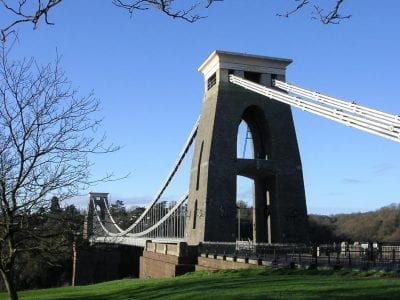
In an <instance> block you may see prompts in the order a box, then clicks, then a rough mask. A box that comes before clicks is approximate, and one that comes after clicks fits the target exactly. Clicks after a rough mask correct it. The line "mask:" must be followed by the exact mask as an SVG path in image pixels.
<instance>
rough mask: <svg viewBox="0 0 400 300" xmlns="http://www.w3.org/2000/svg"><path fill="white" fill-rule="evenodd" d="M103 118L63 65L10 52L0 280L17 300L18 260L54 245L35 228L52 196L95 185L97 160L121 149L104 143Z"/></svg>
mask: <svg viewBox="0 0 400 300" xmlns="http://www.w3.org/2000/svg"><path fill="white" fill-rule="evenodd" d="M98 110H99V102H98V100H97V99H96V98H94V97H93V95H88V96H86V97H79V96H78V94H77V91H76V90H74V89H72V87H71V84H70V82H69V81H68V80H67V78H66V76H65V74H64V73H63V71H62V70H60V68H59V59H57V60H56V61H55V62H54V63H52V64H48V65H45V66H39V65H38V64H37V63H36V61H35V60H34V59H26V60H22V61H11V60H9V59H8V58H7V49H6V48H5V46H4V45H3V46H2V48H1V50H0V212H1V215H0V259H1V262H0V273H1V276H2V279H3V281H4V283H5V286H6V288H7V290H8V292H9V294H10V297H11V299H17V298H18V297H17V293H16V288H15V282H14V275H15V274H14V267H15V261H16V259H17V257H18V255H20V254H21V253H24V252H26V251H38V250H40V249H41V247H43V245H44V241H45V240H46V238H48V237H49V236H48V233H46V232H42V231H39V230H40V229H39V227H40V226H36V225H35V222H37V220H38V219H37V216H38V214H39V215H40V212H41V211H43V210H45V209H47V208H48V207H49V206H50V205H51V200H50V199H51V197H52V196H57V197H59V198H60V199H61V200H62V199H65V198H68V197H71V196H73V195H76V194H77V193H78V191H79V190H80V189H81V188H85V187H87V186H88V185H90V182H89V179H88V178H89V176H90V166H91V163H90V156H91V155H92V154H98V153H109V152H112V151H116V150H117V149H118V147H114V146H112V145H106V144H105V140H104V136H103V135H100V136H98V133H97V129H98V127H99V125H100V124H101V120H98V119H95V118H93V114H96V112H97V111H98ZM106 177H107V176H106ZM103 179H106V178H103ZM33 216H35V217H34V218H33ZM46 234H47V235H46Z"/></svg>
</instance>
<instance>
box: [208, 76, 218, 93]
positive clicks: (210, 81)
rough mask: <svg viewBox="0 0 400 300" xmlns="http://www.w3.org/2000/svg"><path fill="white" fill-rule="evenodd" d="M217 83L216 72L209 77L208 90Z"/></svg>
mask: <svg viewBox="0 0 400 300" xmlns="http://www.w3.org/2000/svg"><path fill="white" fill-rule="evenodd" d="M216 83H217V73H214V74H212V75H211V76H210V77H209V78H208V79H207V90H209V89H211V88H212V87H213V86H214V85H215V84H216Z"/></svg>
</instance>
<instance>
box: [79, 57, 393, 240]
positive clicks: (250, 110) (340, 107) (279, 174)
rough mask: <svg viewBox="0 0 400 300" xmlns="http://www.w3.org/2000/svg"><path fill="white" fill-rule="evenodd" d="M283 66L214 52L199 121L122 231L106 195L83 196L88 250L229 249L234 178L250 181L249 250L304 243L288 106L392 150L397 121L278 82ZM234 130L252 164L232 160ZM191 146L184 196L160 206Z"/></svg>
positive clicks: (232, 237)
mask: <svg viewBox="0 0 400 300" xmlns="http://www.w3.org/2000/svg"><path fill="white" fill-rule="evenodd" d="M290 63H291V60H289V59H282V58H274V57H266V56H258V55H248V54H241V53H233V52H225V51H214V52H213V53H212V54H211V55H210V56H209V57H208V58H207V60H206V61H205V62H204V63H203V64H202V65H201V66H200V68H199V71H201V72H202V73H203V74H204V78H205V84H204V86H205V95H204V99H203V104H202V110H201V114H200V117H199V118H198V119H197V120H196V122H195V123H194V126H193V128H192V130H191V131H190V134H189V136H188V138H187V140H186V142H185V144H184V146H183V148H182V150H181V152H180V153H179V155H178V158H177V160H176V161H175V163H174V164H173V166H172V168H171V169H170V172H169V174H168V175H167V176H166V178H165V180H164V182H163V184H162V186H161V188H160V190H159V191H158V193H157V194H156V195H155V197H154V199H153V200H152V201H151V203H150V204H149V205H148V206H147V208H146V209H145V211H144V212H143V214H142V215H141V216H140V217H139V218H137V220H136V221H135V222H134V223H133V224H132V225H130V226H129V227H128V228H126V229H122V228H120V227H119V226H118V225H117V223H116V222H115V221H114V219H113V217H112V215H111V214H110V211H109V203H108V194H106V193H90V199H89V205H88V210H87V216H86V221H85V232H84V234H85V236H86V237H87V238H88V239H89V240H90V241H91V243H106V244H123V245H133V246H139V247H145V244H146V241H147V242H148V241H152V242H153V243H170V244H171V243H172V244H173V243H175V244H177V243H182V242H184V243H187V244H188V245H194V246H195V245H199V244H200V243H203V242H234V241H236V239H237V238H238V237H237V234H236V231H237V230H236V229H235V228H236V188H237V187H236V177H237V176H245V177H248V178H250V179H252V180H253V187H254V203H253V241H254V242H256V243H268V244H272V243H299V242H304V241H306V240H307V210H306V200H305V194H304V183H303V176H302V167H301V160H300V155H299V151H298V145H297V140H296V134H295V129H294V124H293V119H292V113H291V107H294V108H299V109H301V110H303V111H306V112H309V113H312V114H316V115H319V116H321V117H323V118H327V119H329V120H332V121H335V122H338V123H341V124H344V125H346V126H349V127H353V128H356V129H359V130H362V131H365V132H368V133H370V134H374V135H378V136H380V137H382V138H386V139H390V140H392V141H394V142H400V116H398V115H393V114H389V113H385V112H381V111H378V110H375V109H371V108H368V107H364V106H362V105H359V104H356V103H354V102H347V101H343V100H340V99H336V98H333V97H329V96H326V95H323V94H320V93H318V92H315V91H310V90H307V89H304V88H301V87H298V86H295V85H292V84H289V83H286V82H285V72H286V67H287V66H288V65H289V64H290ZM242 121H244V122H245V123H246V124H247V126H248V131H249V133H250V135H251V140H252V144H253V145H252V146H253V147H252V150H253V151H252V152H253V157H252V158H247V159H244V158H238V154H237V149H236V147H237V135H238V127H239V124H240V123H241V122H242ZM193 147H194V151H193V157H192V167H191V173H190V184H189V187H188V192H187V193H185V194H183V195H182V197H181V198H180V199H176V200H175V201H166V200H165V199H164V198H163V195H164V193H165V191H166V190H167V189H168V186H169V184H170V183H171V181H172V180H173V178H174V176H175V174H176V173H177V171H178V170H179V168H180V167H181V165H182V162H183V160H184V159H185V158H186V159H187V155H188V153H189V150H190V149H192V148H193Z"/></svg>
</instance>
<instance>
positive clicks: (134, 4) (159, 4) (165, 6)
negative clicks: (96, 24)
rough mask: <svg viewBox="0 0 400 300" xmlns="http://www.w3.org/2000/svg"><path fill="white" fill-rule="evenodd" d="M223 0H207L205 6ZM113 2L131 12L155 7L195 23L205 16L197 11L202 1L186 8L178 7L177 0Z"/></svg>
mask: <svg viewBox="0 0 400 300" xmlns="http://www.w3.org/2000/svg"><path fill="white" fill-rule="evenodd" d="M216 1H223V0H207V1H205V2H206V3H205V5H204V7H205V8H209V7H210V6H211V5H212V4H213V3H214V2H216ZM113 4H114V5H115V6H116V7H120V8H123V9H126V10H127V11H128V12H129V14H130V15H131V16H132V14H133V13H134V12H135V11H138V10H148V9H150V8H154V9H157V10H160V11H161V12H162V13H164V14H166V15H167V16H169V17H172V18H174V19H182V20H185V21H187V22H190V23H193V22H196V21H198V20H200V19H203V18H205V17H204V16H201V15H199V14H197V13H195V11H196V10H197V9H198V8H199V6H200V5H201V3H200V2H194V3H192V4H189V5H188V4H185V7H184V8H177V7H176V5H175V0H135V1H132V0H113Z"/></svg>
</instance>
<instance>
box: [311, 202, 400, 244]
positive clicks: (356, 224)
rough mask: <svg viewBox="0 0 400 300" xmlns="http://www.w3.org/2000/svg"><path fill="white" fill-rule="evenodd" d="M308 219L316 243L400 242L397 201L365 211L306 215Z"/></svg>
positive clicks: (399, 208)
mask: <svg viewBox="0 0 400 300" xmlns="http://www.w3.org/2000/svg"><path fill="white" fill-rule="evenodd" d="M309 222H310V229H311V240H312V242H315V243H329V242H334V241H349V242H355V241H358V242H367V241H370V242H389V243H400V204H391V205H389V206H385V207H382V208H381V209H378V210H376V211H371V212H365V213H351V214H337V215H330V216H323V215H309Z"/></svg>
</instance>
